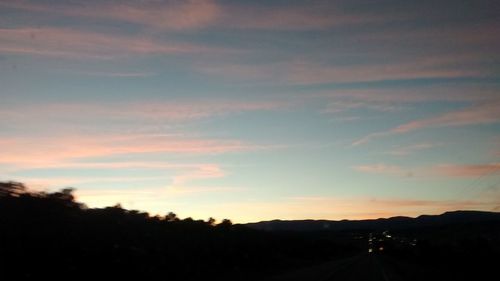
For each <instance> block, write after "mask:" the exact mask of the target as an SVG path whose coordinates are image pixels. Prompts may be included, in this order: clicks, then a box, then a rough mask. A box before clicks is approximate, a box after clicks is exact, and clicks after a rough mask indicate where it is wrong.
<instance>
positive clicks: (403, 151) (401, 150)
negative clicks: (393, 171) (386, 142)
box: [388, 142, 442, 156]
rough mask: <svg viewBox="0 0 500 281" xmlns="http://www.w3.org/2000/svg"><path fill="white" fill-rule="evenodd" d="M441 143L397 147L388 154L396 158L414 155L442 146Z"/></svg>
mask: <svg viewBox="0 0 500 281" xmlns="http://www.w3.org/2000/svg"><path fill="white" fill-rule="evenodd" d="M441 145H442V144H439V143H428V142H426V143H418V144H413V145H409V146H402V147H396V148H394V149H393V150H391V151H389V152H388V154H391V155H395V156H407V155H410V154H413V153H415V152H417V151H420V150H425V149H431V148H434V147H437V146H441Z"/></svg>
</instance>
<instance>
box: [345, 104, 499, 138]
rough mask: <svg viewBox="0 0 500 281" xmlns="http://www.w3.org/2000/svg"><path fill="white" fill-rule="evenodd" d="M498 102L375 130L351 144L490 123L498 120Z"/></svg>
mask: <svg viewBox="0 0 500 281" xmlns="http://www.w3.org/2000/svg"><path fill="white" fill-rule="evenodd" d="M499 112H500V103H499V102H498V100H496V101H494V102H489V103H482V104H479V105H474V106H471V107H467V108H465V109H460V110H456V111H451V112H446V113H443V114H441V115H438V116H435V117H430V118H424V119H420V120H415V121H411V122H408V123H405V124H402V125H399V126H397V127H395V128H392V129H390V130H388V131H383V132H376V133H372V134H369V135H367V136H365V137H363V138H360V139H358V140H356V141H354V142H353V143H352V145H353V146H357V145H361V144H365V143H368V142H370V141H372V140H374V139H377V138H381V137H387V136H392V135H397V134H405V133H409V132H412V131H415V130H421V129H425V128H436V127H454V126H467V125H478V124H492V123H498V122H500V115H499Z"/></svg>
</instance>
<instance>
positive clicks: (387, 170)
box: [352, 163, 413, 176]
mask: <svg viewBox="0 0 500 281" xmlns="http://www.w3.org/2000/svg"><path fill="white" fill-rule="evenodd" d="M352 168H353V169H354V170H356V171H359V172H363V173H368V174H380V175H393V176H412V175H413V174H412V173H411V172H407V171H405V170H404V169H403V168H401V167H400V166H395V165H387V164H383V163H378V164H370V165H358V166H354V167H352Z"/></svg>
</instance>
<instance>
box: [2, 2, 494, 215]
mask: <svg viewBox="0 0 500 281" xmlns="http://www.w3.org/2000/svg"><path fill="white" fill-rule="evenodd" d="M499 14H500V4H498V3H492V2H491V1H487V0H478V1H475V2H474V4H473V5H471V4H470V3H469V2H468V1H455V0H444V1H440V2H439V3H437V4H436V3H434V4H433V3H430V4H429V3H424V2H422V1H405V2H404V3H402V2H394V3H392V2H390V3H385V4H384V3H375V2H373V3H371V2H370V3H367V2H366V1H361V0H359V1H358V0H355V1H343V0H336V1H298V0H297V1H295V0H293V1H273V2H260V1H259V2H255V1H225V0H218V1H216V0H190V1H170V0H165V1H156V0H151V1H140V2H138V1H132V0H130V1H128V0H127V1H120V3H117V2H115V1H72V2H70V3H68V2H67V1H49V2H44V1H34V0H13V1H12V0H9V1H7V0H0V85H1V89H0V180H16V181H21V182H24V183H26V184H28V186H30V187H32V188H34V189H37V190H55V189H60V188H63V187H66V186H72V187H75V188H76V189H77V198H78V199H79V200H81V201H83V202H84V203H86V204H87V205H88V206H91V207H103V206H109V205H114V204H116V203H121V204H122V206H124V207H126V208H132V209H140V210H143V211H148V212H150V213H151V214H166V213H168V212H170V211H173V212H175V213H177V214H178V215H179V216H180V217H193V218H196V219H207V218H208V217H216V218H217V219H219V220H220V219H223V218H229V219H231V220H233V221H235V222H249V221H258V220H269V219H361V218H377V217H389V216H397V215H407V216H417V215H420V214H436V213H440V212H444V211H448V210H458V209H475V210H488V211H500V133H499V132H500V72H499V68H498V63H497V62H498V61H500V56H499V54H498V51H497V50H498V49H500V38H499V37H498V36H497V33H498V30H499V29H500V20H499V18H500V15H499Z"/></svg>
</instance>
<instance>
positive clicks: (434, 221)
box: [245, 211, 500, 232]
mask: <svg viewBox="0 0 500 281" xmlns="http://www.w3.org/2000/svg"><path fill="white" fill-rule="evenodd" d="M488 222H492V223H496V222H498V223H500V213H498V212H482V211H453V212H446V213H443V214H441V215H422V216H419V217H417V218H411V217H392V218H381V219H370V220H341V221H331V220H272V221H262V222H257V223H248V224H245V225H246V226H247V227H250V228H253V229H258V230H266V231H297V232H311V231H325V230H330V231H354V230H375V231H376V230H384V229H391V230H397V229H411V228H421V227H438V226H446V225H453V224H475V223H488Z"/></svg>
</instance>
